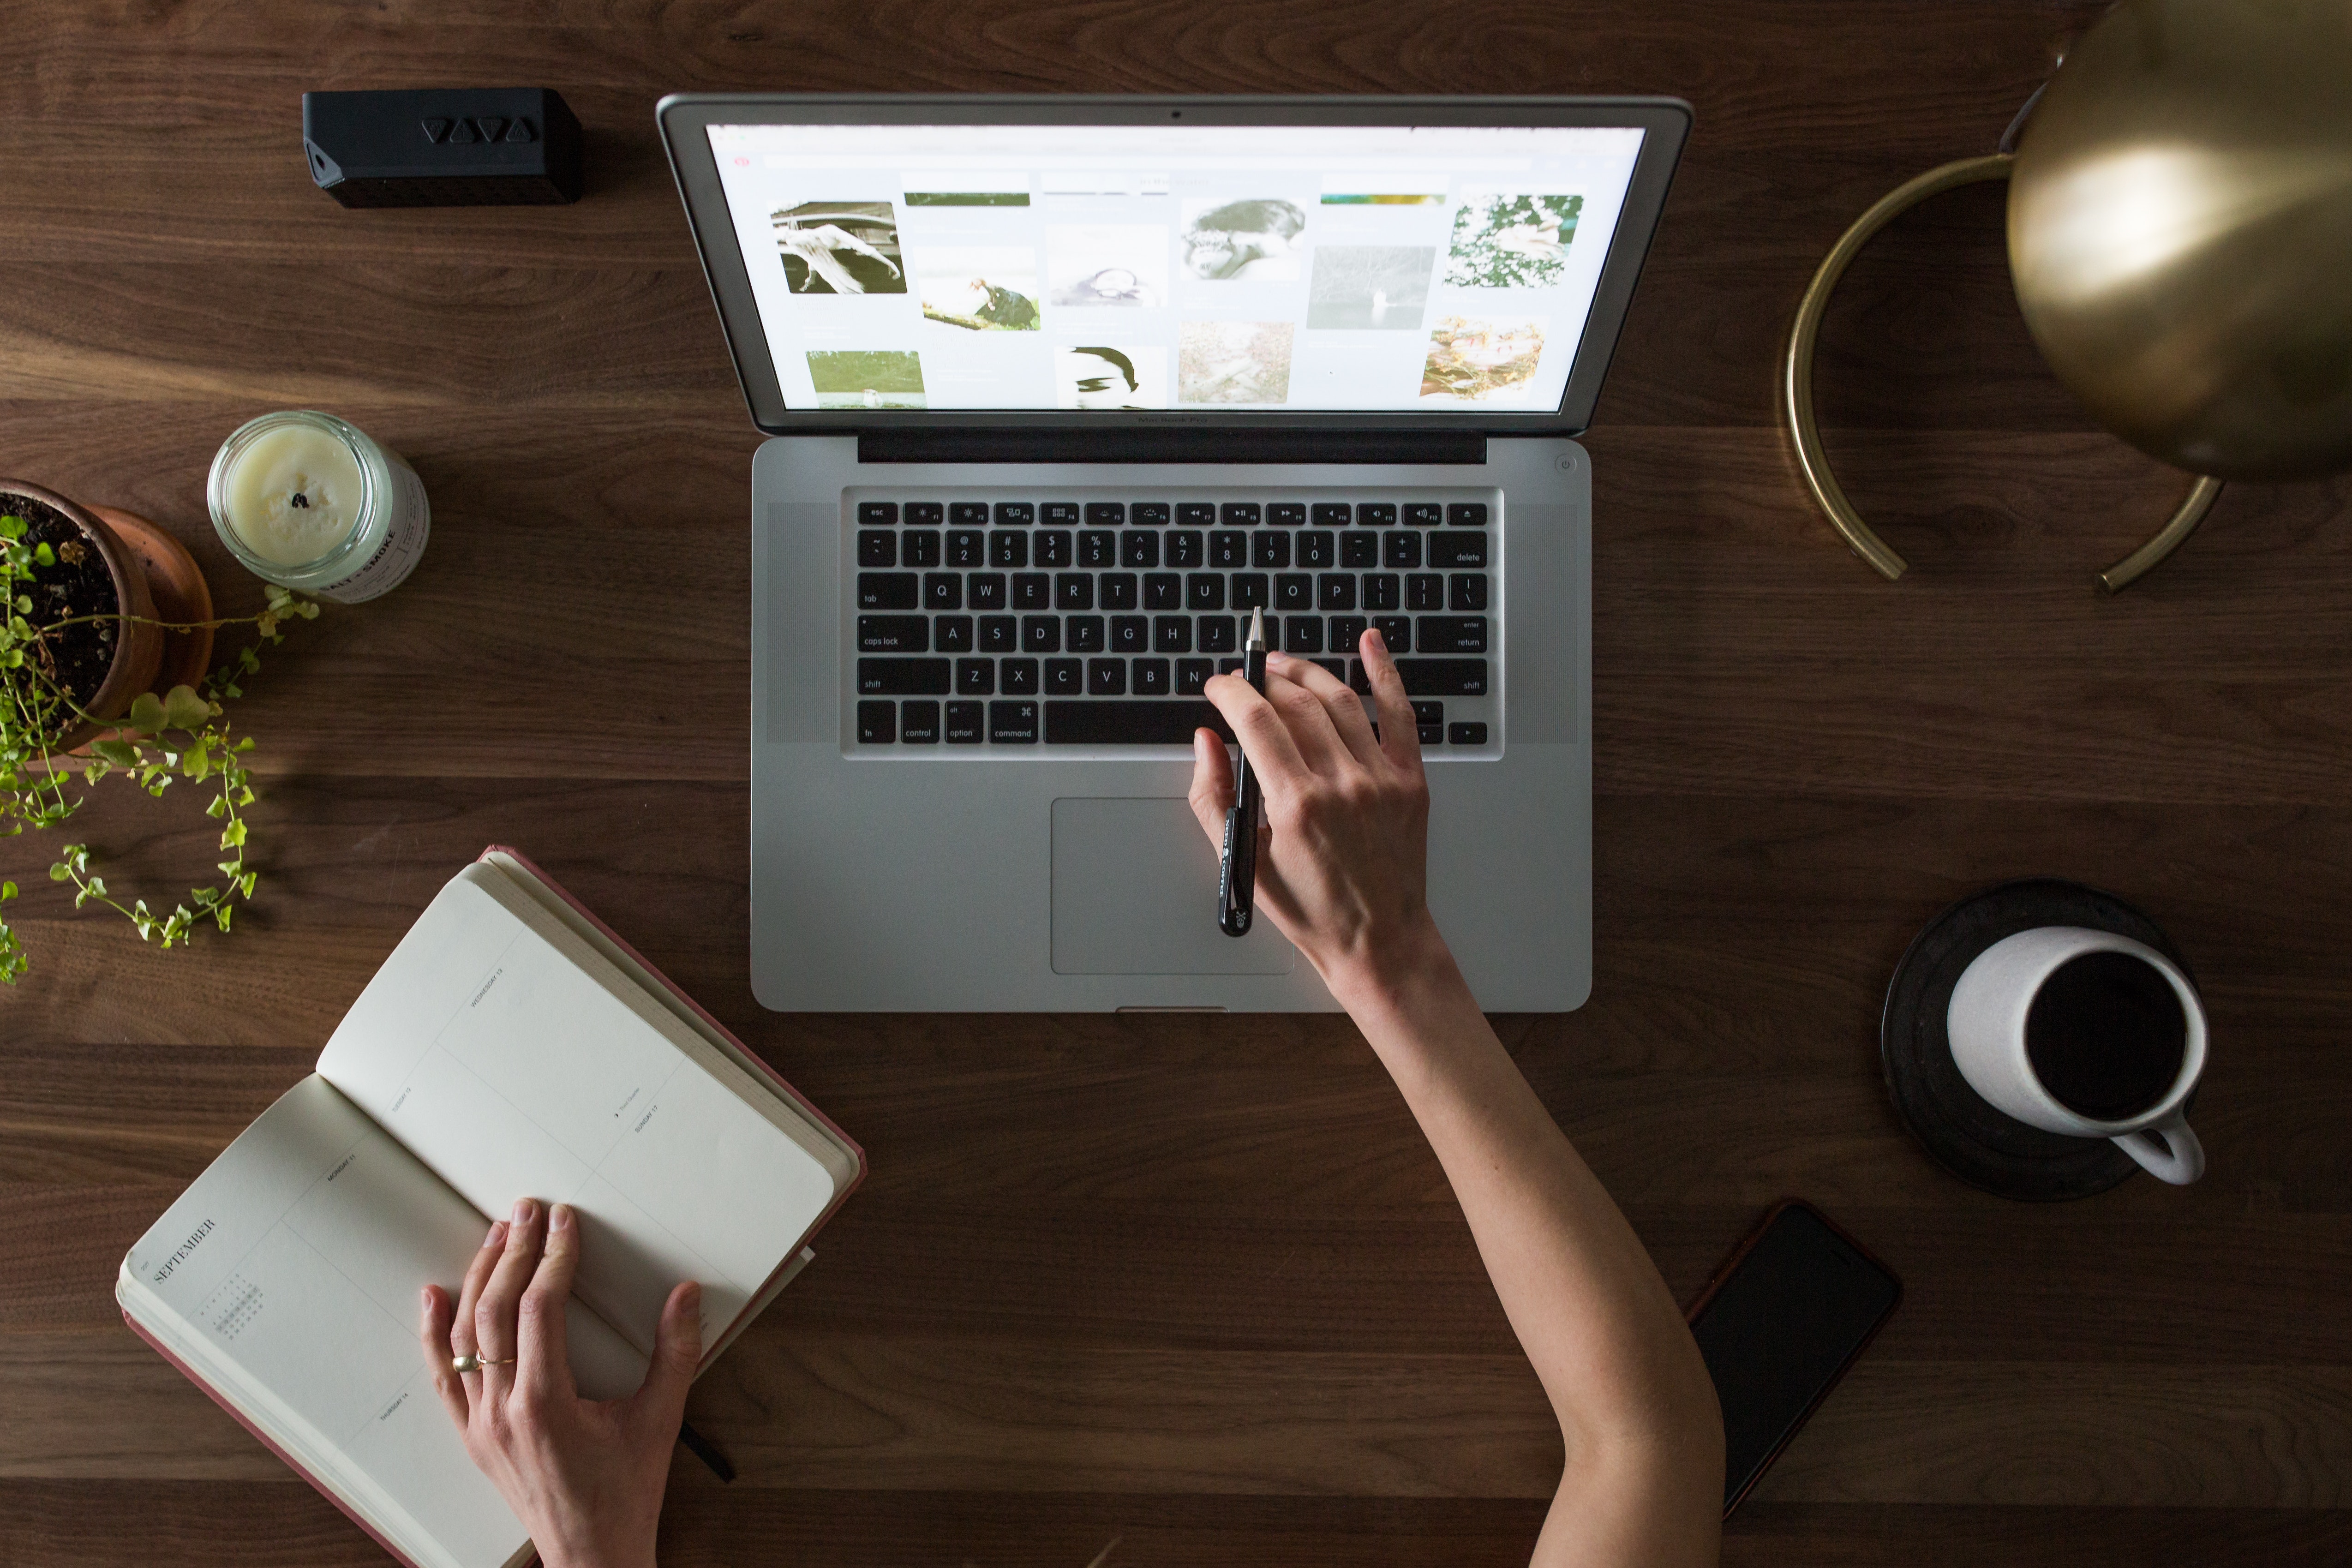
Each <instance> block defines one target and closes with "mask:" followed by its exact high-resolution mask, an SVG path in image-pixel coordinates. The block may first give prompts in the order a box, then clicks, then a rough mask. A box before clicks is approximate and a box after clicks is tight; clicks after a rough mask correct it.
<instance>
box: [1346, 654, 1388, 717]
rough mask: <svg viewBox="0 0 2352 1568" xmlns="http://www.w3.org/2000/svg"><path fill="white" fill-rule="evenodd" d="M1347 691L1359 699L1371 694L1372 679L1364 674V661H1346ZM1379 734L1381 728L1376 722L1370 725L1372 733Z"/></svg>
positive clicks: (1358, 659)
mask: <svg viewBox="0 0 2352 1568" xmlns="http://www.w3.org/2000/svg"><path fill="white" fill-rule="evenodd" d="M1348 689H1349V690H1350V691H1352V692H1354V693H1355V694H1356V695H1357V696H1359V697H1370V695H1371V694H1372V678H1371V677H1370V676H1369V675H1367V674H1365V673H1364V661H1363V660H1362V659H1360V658H1351V659H1349V661H1348ZM1380 732H1381V727H1380V725H1379V723H1378V722H1377V721H1376V722H1374V724H1373V725H1372V733H1373V734H1375V735H1377V734H1379V733H1380Z"/></svg>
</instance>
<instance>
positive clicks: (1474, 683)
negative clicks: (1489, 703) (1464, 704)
mask: <svg viewBox="0 0 2352 1568" xmlns="http://www.w3.org/2000/svg"><path fill="white" fill-rule="evenodd" d="M1397 673H1398V674H1399V675H1401V676H1402V677H1403V678H1404V689H1405V694H1406V695H1407V696H1409V697H1484V696H1486V660H1485V659H1483V658H1401V659H1399V660H1397Z"/></svg>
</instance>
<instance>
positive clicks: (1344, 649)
mask: <svg viewBox="0 0 2352 1568" xmlns="http://www.w3.org/2000/svg"><path fill="white" fill-rule="evenodd" d="M1368 625H1370V623H1369V622H1367V621H1366V620H1365V619H1364V617H1363V616H1332V617H1331V626H1330V634H1331V645H1330V646H1331V651H1332V652H1333V653H1353V652H1355V651H1356V645H1357V644H1358V643H1360V642H1361V641H1363V640H1364V628H1365V627H1366V626H1368Z"/></svg>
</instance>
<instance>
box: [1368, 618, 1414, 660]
mask: <svg viewBox="0 0 2352 1568" xmlns="http://www.w3.org/2000/svg"><path fill="white" fill-rule="evenodd" d="M1372 630H1374V631H1376V632H1378V633H1380V634H1381V641H1382V642H1384V643H1386V644H1388V645H1389V652H1390V653H1391V655H1395V654H1400V653H1411V652H1412V621H1411V620H1410V619H1408V618H1407V617H1405V616H1373V617H1372Z"/></svg>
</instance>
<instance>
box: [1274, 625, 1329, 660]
mask: <svg viewBox="0 0 2352 1568" xmlns="http://www.w3.org/2000/svg"><path fill="white" fill-rule="evenodd" d="M1282 651H1283V652H1285V653H1321V652H1322V651H1323V617H1322V616H1284V617H1283V620H1282Z"/></svg>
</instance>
